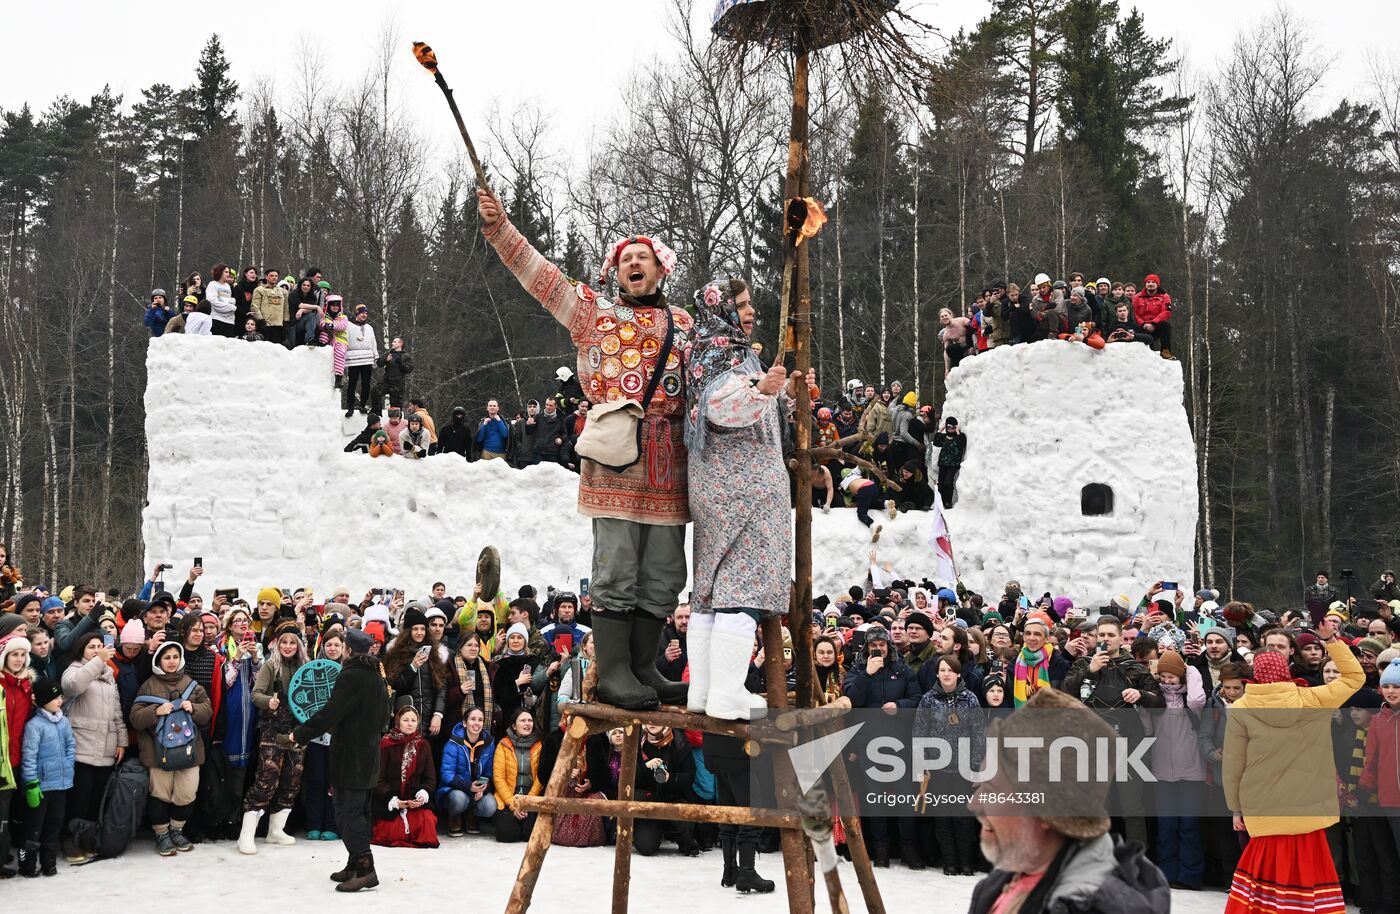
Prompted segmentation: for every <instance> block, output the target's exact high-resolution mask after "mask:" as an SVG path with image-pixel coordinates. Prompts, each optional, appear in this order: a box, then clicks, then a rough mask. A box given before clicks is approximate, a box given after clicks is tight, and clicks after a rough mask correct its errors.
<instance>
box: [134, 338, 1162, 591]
mask: <svg viewBox="0 0 1400 914" xmlns="http://www.w3.org/2000/svg"><path fill="white" fill-rule="evenodd" d="M1018 348H1032V347H1018ZM1034 348H1039V347H1034ZM961 370H962V369H959V371H961ZM146 375H147V388H146V439H147V451H148V454H149V459H150V474H149V481H148V489H147V505H146V509H145V512H144V515H143V527H144V530H143V535H144V540H145V553H146V559H145V563H144V565H145V568H146V569H148V570H149V569H150V568H151V567H153V566H154V565H155V564H156V563H157V562H161V561H165V562H170V563H171V564H172V565H174V566H175V567H174V571H173V572H170V573H168V575H167V581H166V582H167V584H170V585H172V586H173V587H178V584H179V583H180V582H182V580H183V575H184V573H185V570H186V569H187V568H188V567H189V565H190V563H191V562H192V561H193V560H194V558H195V557H196V556H198V557H200V558H203V559H204V567H205V576H204V577H203V578H202V579H201V580H200V583H199V588H198V589H199V592H200V593H202V594H203V595H204V596H205V598H206V599H208V598H209V597H210V596H212V594H213V591H214V589H215V588H223V587H237V588H238V589H239V591H240V594H241V595H243V596H245V597H247V598H248V599H249V600H250V601H251V600H252V599H253V598H254V597H255V596H256V594H257V591H258V590H259V589H260V588H262V587H266V586H275V587H286V588H289V589H291V588H295V587H299V586H310V587H313V588H315V590H316V592H317V594H318V595H320V596H323V597H324V596H326V595H328V594H329V592H330V591H331V589H332V588H334V587H340V586H345V587H348V588H350V592H351V595H352V596H353V597H355V598H356V599H358V598H359V597H360V596H361V595H362V594H364V592H365V591H367V590H369V589H371V588H374V587H403V588H405V590H407V591H408V593H409V594H410V596H420V595H425V594H427V593H428V591H429V588H430V587H431V585H432V583H433V582H434V581H438V580H441V581H444V582H446V584H447V586H448V592H449V593H451V594H458V593H465V594H470V593H471V588H472V584H473V583H474V582H475V580H476V559H477V556H478V555H479V554H480V552H481V549H482V547H484V546H487V545H493V546H495V547H497V548H498V549H499V550H500V551H501V565H502V571H501V581H502V586H503V587H504V588H505V590H506V592H507V593H508V594H514V593H515V592H516V590H517V589H518V588H519V587H520V585H522V584H525V583H530V584H534V585H535V586H536V587H537V588H540V589H543V588H544V587H545V586H547V585H553V586H555V587H559V588H561V589H562V588H569V589H574V588H577V587H578V583H579V579H580V578H585V577H589V576H590V572H591V568H592V555H593V538H592V531H591V527H590V524H589V521H588V519H587V518H584V517H581V516H580V515H579V514H578V510H577V502H578V477H577V476H575V475H574V474H572V473H570V472H568V471H567V470H564V469H563V468H561V467H557V466H536V467H530V468H529V469H526V470H513V469H511V468H509V467H508V466H506V464H505V463H504V462H503V461H495V460H486V461H478V462H476V463H468V462H466V461H464V460H462V459H460V458H458V457H456V456H454V455H439V456H435V457H430V458H428V459H426V460H405V459H403V458H400V457H391V458H370V457H368V456H366V455H364V454H346V453H344V448H345V445H346V443H347V441H348V436H347V432H348V431H350V430H351V427H352V426H353V430H354V431H358V430H359V428H361V427H363V426H362V424H361V422H360V420H359V417H358V414H357V415H356V418H355V420H353V421H352V420H343V419H342V415H343V413H342V411H341V410H340V408H339V406H338V403H339V400H338V397H337V392H336V391H335V390H334V389H333V388H332V386H331V366H330V353H329V351H328V350H325V349H307V348H300V349H296V350H294V351H290V352H289V351H287V350H286V349H284V348H283V347H281V346H275V345H272V344H265V343H257V344H255V343H247V342H244V341H242V340H225V339H219V338H216V337H189V336H183V335H179V334H176V335H171V336H163V337H161V338H160V339H155V340H151V342H150V349H149V352H148V354H147V358H146ZM1177 386H1178V390H1179V388H1180V381H1179V380H1178V381H1177ZM451 406H452V404H448V403H441V404H435V407H436V414H437V418H438V419H439V422H445V421H446V420H447V414H448V412H449V410H450V408H451ZM471 409H472V411H473V412H475V406H474V405H473V406H471ZM342 422H344V423H346V424H345V425H344V426H342ZM969 430H971V429H969ZM974 434H975V433H974ZM975 453H976V451H975V450H974V454H975ZM967 475H969V474H965V477H966V476H967ZM879 522H880V523H881V524H882V525H883V527H884V530H883V533H882V535H881V539H880V542H879V545H878V549H879V552H878V558H879V561H880V563H881V564H885V563H893V565H894V570H895V573H896V574H898V575H900V576H905V577H914V578H919V577H922V576H923V575H925V574H927V573H929V572H930V570H931V562H930V558H929V556H930V549H929V545H928V534H929V529H930V526H931V524H932V516H931V515H929V514H923V513H916V514H901V515H900V516H899V517H898V518H897V519H894V520H891V519H890V518H888V517H887V516H885V515H883V514H881V515H879ZM956 542H957V541H956V540H955V543H956ZM871 549H872V547H871V544H870V531H869V530H867V529H866V528H865V527H863V526H861V524H860V522H859V521H857V520H856V516H855V512H854V511H849V510H838V511H833V512H832V513H831V514H829V515H822V514H817V515H816V516H815V517H814V518H813V553H814V555H813V568H814V572H813V578H814V579H813V587H814V593H815V594H818V595H820V594H823V593H825V594H829V595H831V596H832V597H833V598H835V597H836V596H837V595H838V594H840V593H843V592H845V591H846V590H847V589H848V588H849V587H850V586H851V585H852V584H857V583H861V582H863V581H864V579H865V576H866V573H867V571H868V569H869V561H870V559H869V553H870V551H871ZM960 555H961V553H960ZM1187 567H1189V566H1187Z"/></svg>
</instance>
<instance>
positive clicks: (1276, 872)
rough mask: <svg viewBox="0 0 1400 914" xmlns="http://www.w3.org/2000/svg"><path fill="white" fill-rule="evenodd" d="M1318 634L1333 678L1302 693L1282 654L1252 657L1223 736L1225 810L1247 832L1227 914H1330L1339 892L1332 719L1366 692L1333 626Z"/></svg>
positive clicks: (1339, 906) (1337, 907)
mask: <svg viewBox="0 0 1400 914" xmlns="http://www.w3.org/2000/svg"><path fill="white" fill-rule="evenodd" d="M1317 634H1318V637H1319V638H1322V639H1323V641H1324V642H1326V645H1327V654H1328V656H1329V657H1330V658H1331V659H1332V662H1333V663H1335V664H1336V665H1337V669H1338V670H1339V671H1340V672H1341V678H1339V679H1335V680H1333V681H1332V682H1329V683H1327V684H1326V685H1321V686H1316V687H1313V688H1307V687H1306V685H1305V684H1301V683H1302V680H1296V681H1295V680H1294V679H1293V678H1292V674H1291V673H1290V672H1289V669H1288V660H1287V658H1286V657H1284V656H1283V655H1282V654H1279V653H1276V652H1272V651H1261V652H1260V653H1258V654H1256V655H1255V656H1254V680H1253V681H1252V682H1251V683H1249V684H1248V685H1246V686H1245V691H1244V697H1243V698H1241V699H1240V700H1239V701H1237V702H1235V703H1234V705H1233V706H1231V708H1230V715H1229V718H1228V723H1227V724H1226V728H1225V753H1224V760H1223V761H1224V780H1225V802H1226V803H1227V804H1228V805H1229V807H1230V809H1231V810H1233V811H1234V813H1235V829H1236V830H1237V831H1247V832H1249V839H1250V840H1249V845H1248V846H1247V847H1246V848H1245V850H1244V854H1243V855H1242V856H1241V857H1240V862H1239V866H1238V867H1237V868H1236V870H1235V878H1234V880H1233V881H1232V882H1231V885H1230V898H1229V902H1228V904H1227V905H1226V907H1225V911H1226V914H1263V912H1273V911H1279V912H1283V911H1287V912H1289V914H1300V912H1317V914H1322V912H1327V914H1331V912H1337V914H1343V912H1345V910H1346V905H1345V903H1344V902H1343V900H1342V887H1341V884H1340V882H1339V881H1338V879H1337V871H1336V868H1335V867H1334V866H1333V863H1332V854H1331V852H1330V851H1329V850H1328V847H1327V838H1326V835H1325V833H1324V830H1325V829H1326V828H1327V827H1328V826H1329V825H1333V824H1335V823H1336V822H1337V820H1338V815H1337V811H1338V803H1337V786H1336V784H1337V774H1336V766H1335V763H1334V762H1333V759H1332V733H1331V721H1332V715H1331V713H1330V712H1331V711H1332V709H1335V708H1340V707H1341V706H1342V703H1343V702H1344V701H1346V700H1347V699H1348V698H1350V697H1351V696H1352V695H1353V694H1355V693H1356V691H1357V690H1358V689H1360V688H1361V687H1362V686H1363V685H1364V684H1365V682H1366V674H1365V673H1364V672H1362V670H1361V664H1360V663H1359V662H1357V660H1356V658H1355V657H1353V656H1352V653H1351V649H1350V648H1349V647H1348V646H1347V645H1346V643H1345V642H1343V641H1341V640H1340V639H1339V638H1337V622H1336V620H1334V619H1332V618H1330V617H1329V618H1327V619H1325V620H1323V622H1322V623H1321V624H1319V625H1318V628H1317Z"/></svg>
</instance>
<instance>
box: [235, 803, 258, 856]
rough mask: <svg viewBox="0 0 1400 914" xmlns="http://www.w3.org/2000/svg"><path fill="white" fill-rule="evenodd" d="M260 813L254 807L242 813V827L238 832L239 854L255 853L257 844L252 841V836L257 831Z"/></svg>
mask: <svg viewBox="0 0 1400 914" xmlns="http://www.w3.org/2000/svg"><path fill="white" fill-rule="evenodd" d="M261 815H262V813H261V812H259V811H258V810H256V809H250V810H248V811H247V812H245V813H244V814H243V827H242V828H241V829H240V830H239V832H238V852H239V853H240V854H256V853H257V852H258V845H257V844H256V843H254V840H253V836H254V835H256V834H257V831H258V817H259V816H261Z"/></svg>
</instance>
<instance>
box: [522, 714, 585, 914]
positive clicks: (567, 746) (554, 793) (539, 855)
mask: <svg viewBox="0 0 1400 914" xmlns="http://www.w3.org/2000/svg"><path fill="white" fill-rule="evenodd" d="M582 751H583V740H582V739H581V738H580V737H579V736H577V735H575V734H574V732H573V730H572V728H571V729H570V730H569V732H567V733H565V734H564V742H563V744H562V745H561V746H560V747H559V760H558V761H557V762H555V764H554V772H553V773H552V774H551V775H550V777H549V783H548V784H547V785H545V788H544V792H545V796H546V797H549V798H550V799H555V798H558V797H561V796H562V795H563V793H564V785H565V784H567V783H568V780H569V772H570V771H571V770H572V769H573V764H574V760H575V759H576V758H578V756H579V753H580V752H582ZM524 799H527V798H526V797H520V798H519V799H517V800H516V801H515V802H516V803H520V802H521V801H522V800H524ZM528 799H534V798H533V797H531V798H528ZM522 808H523V807H522ZM553 838H554V812H553V810H548V811H545V812H542V813H540V815H539V817H538V818H536V819H535V828H534V830H533V831H531V832H530V840H529V842H528V843H527V844H526V845H525V857H524V859H522V860H521V861H520V871H519V873H517V874H516V877H515V887H514V888H512V889H511V890H510V900H509V901H507V902H506V914H525V911H526V910H528V909H529V907H530V899H531V898H532V897H533V896H534V894H535V883H536V882H537V881H538V880H539V878H540V870H541V869H542V868H543V866H544V855H545V852H546V851H548V850H549V843H550V841H551V840H553Z"/></svg>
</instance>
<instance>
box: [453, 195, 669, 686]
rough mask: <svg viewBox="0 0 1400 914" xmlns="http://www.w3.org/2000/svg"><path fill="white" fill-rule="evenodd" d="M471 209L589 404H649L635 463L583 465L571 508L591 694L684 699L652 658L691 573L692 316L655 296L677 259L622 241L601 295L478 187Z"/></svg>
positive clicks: (645, 240)
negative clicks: (577, 531) (593, 672)
mask: <svg viewBox="0 0 1400 914" xmlns="http://www.w3.org/2000/svg"><path fill="white" fill-rule="evenodd" d="M477 211H478V213H479V214H480V216H481V222H482V233H483V234H484V235H485V236H486V239H487V241H489V242H490V243H491V245H492V246H493V247H494V248H495V249H496V252H497V254H498V255H500V258H501V260H502V262H503V263H504V264H505V265H506V267H507V268H509V269H510V271H511V272H512V273H514V274H515V277H516V279H518V280H519V281H520V284H521V285H522V286H524V288H525V289H526V290H528V291H529V292H530V294H532V295H533V296H534V297H535V298H536V299H537V300H538V301H539V302H540V304H542V305H544V307H545V309H546V310H548V311H549V313H550V314H552V315H553V316H554V318H555V320H557V321H559V323H561V324H563V325H564V326H565V327H566V328H567V329H568V331H569V336H570V339H572V340H573V343H574V345H575V346H576V347H578V362H577V370H578V375H579V378H580V380H581V381H583V382H584V383H583V386H584V395H585V396H586V397H588V399H589V400H590V401H591V402H593V403H612V402H615V401H619V400H632V401H635V402H637V403H642V402H643V401H646V404H645V406H644V415H643V416H642V418H641V420H640V422H641V427H640V430H639V431H640V433H641V454H640V459H639V460H638V461H637V462H636V463H634V464H632V465H631V466H629V467H626V468H624V469H622V470H620V471H614V470H611V469H608V468H607V467H604V466H601V465H600V464H598V463H596V462H594V461H592V460H587V459H584V460H583V461H582V462H581V463H582V465H581V468H580V479H579V512H580V513H581V514H583V515H584V516H586V517H589V518H591V519H592V523H593V573H592V576H591V595H592V598H593V606H594V610H593V634H594V643H595V649H596V651H597V662H598V690H597V694H598V699H599V700H600V701H602V702H605V703H608V704H613V705H616V706H619V707H623V708H627V709H631V710H639V709H646V708H653V707H656V706H657V704H658V703H660V702H666V703H668V704H675V703H680V702H683V701H685V697H686V686H685V685H684V684H683V683H678V682H672V681H670V680H667V679H666V678H664V677H663V676H662V675H661V674H660V673H659V672H658V671H657V669H656V665H655V662H654V661H655V659H656V650H657V646H658V644H659V643H660V639H661V630H662V627H663V626H664V625H665V621H666V618H667V617H668V616H670V615H671V614H672V613H673V612H675V609H676V606H677V604H678V603H679V596H680V591H681V588H682V587H684V586H685V582H686V579H687V577H688V576H689V569H688V567H687V561H686V555H685V525H686V524H687V523H689V521H690V505H689V499H688V497H687V490H686V476H687V470H686V451H685V441H684V428H683V415H682V414H683V412H684V402H685V392H684V384H683V383H682V380H683V375H682V372H683V367H682V353H683V352H684V351H685V347H686V345H687V343H688V342H689V332H690V330H691V328H692V326H693V321H692V319H691V317H690V315H689V314H687V313H686V312H685V311H684V310H683V309H680V308H673V307H671V305H669V304H668V303H667V301H666V297H665V295H664V294H663V293H662V291H661V281H662V279H663V278H664V277H665V276H666V275H669V274H670V273H671V272H672V270H674V268H675V263H676V256H675V253H674V252H673V251H671V249H670V248H668V247H666V246H665V245H664V244H662V243H661V242H660V241H657V240H655V239H653V238H650V237H646V236H636V237H632V238H625V239H623V240H622V241H619V242H618V243H617V244H616V245H614V246H613V248H612V250H611V251H609V253H608V255H607V257H606V258H605V259H604V261H603V273H602V276H601V277H600V278H601V279H602V281H603V282H604V283H606V282H607V280H608V277H609V275H610V274H611V273H612V271H613V270H614V269H616V270H617V281H618V287H619V289H620V292H621V294H620V295H619V296H618V297H617V298H616V299H615V300H609V299H607V298H603V297H601V296H599V295H598V294H596V293H595V292H594V291H593V290H592V289H591V288H589V287H588V286H587V285H586V284H584V283H572V282H570V281H569V280H568V279H567V278H566V277H565V276H564V274H563V272H562V271H561V270H560V269H559V268H558V267H556V266H554V265H553V264H551V263H549V262H548V261H547V260H545V258H544V256H543V255H541V254H540V253H539V252H538V251H536V250H535V249H534V248H532V247H531V246H530V244H529V242H528V241H526V240H525V237H524V236H523V235H521V234H520V232H519V231H517V230H516V228H515V227H514V226H513V225H511V223H510V220H509V219H508V218H506V216H505V213H504V210H503V209H502V207H501V203H500V201H499V200H498V199H497V198H496V196H495V195H494V194H493V193H491V192H490V191H488V190H486V189H484V188H482V189H479V190H478V191H477ZM648 395H649V396H650V399H649V400H648V399H647V398H648ZM594 421H597V420H594ZM561 434H562V428H561ZM536 446H537V447H538V440H537V445H536Z"/></svg>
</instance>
